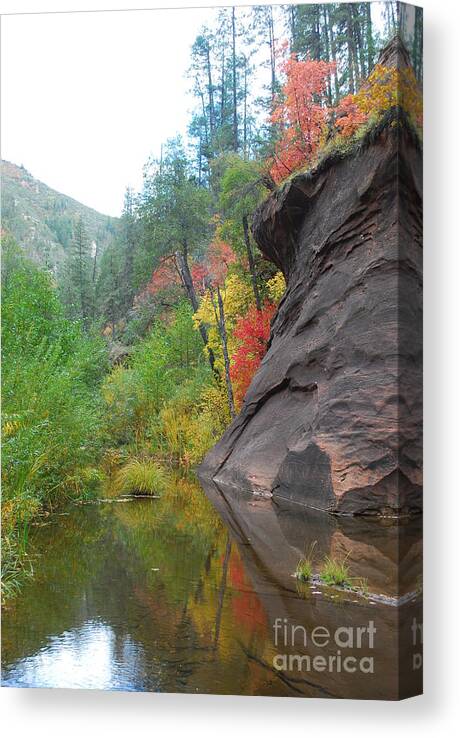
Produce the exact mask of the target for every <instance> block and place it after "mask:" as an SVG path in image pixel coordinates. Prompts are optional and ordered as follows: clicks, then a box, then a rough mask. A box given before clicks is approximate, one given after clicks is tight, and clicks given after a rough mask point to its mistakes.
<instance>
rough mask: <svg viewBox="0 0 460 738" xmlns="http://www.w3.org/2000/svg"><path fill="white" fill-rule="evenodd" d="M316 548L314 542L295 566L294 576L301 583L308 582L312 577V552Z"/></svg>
mask: <svg viewBox="0 0 460 738" xmlns="http://www.w3.org/2000/svg"><path fill="white" fill-rule="evenodd" d="M315 547H316V541H314V542H313V543H312V544H311V546H310V549H309V550H308V551H307V552H306V553H305V556H303V557H302V558H301V559H300V561H299V562H298V564H297V567H296V570H295V576H296V578H297V579H300V581H302V582H309V581H310V579H311V578H312V576H313V561H314V557H313V555H314V550H315Z"/></svg>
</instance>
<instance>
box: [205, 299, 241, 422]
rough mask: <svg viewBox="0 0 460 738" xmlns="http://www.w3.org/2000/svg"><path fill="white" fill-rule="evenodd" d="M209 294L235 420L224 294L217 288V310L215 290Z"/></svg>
mask: <svg viewBox="0 0 460 738" xmlns="http://www.w3.org/2000/svg"><path fill="white" fill-rule="evenodd" d="M209 292H210V295H211V301H212V304H213V307H214V313H215V316H216V323H217V328H218V330H219V335H220V341H221V344H222V353H223V355H224V368H225V385H226V387H227V400H228V407H229V410H230V415H231V418H232V420H233V419H234V418H236V412H235V401H234V399H233V387H232V380H231V378H230V357H229V355H228V340H227V328H226V325H225V312H224V302H223V300H222V294H221V291H220V287H219V286H217V289H216V292H217V308H216V303H215V300H214V288H213V287H210V288H209Z"/></svg>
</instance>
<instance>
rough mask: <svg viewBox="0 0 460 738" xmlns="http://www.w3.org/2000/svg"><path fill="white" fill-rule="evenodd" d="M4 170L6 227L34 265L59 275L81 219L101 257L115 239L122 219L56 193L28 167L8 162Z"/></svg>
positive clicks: (3, 197)
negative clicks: (59, 268) (75, 228)
mask: <svg viewBox="0 0 460 738" xmlns="http://www.w3.org/2000/svg"><path fill="white" fill-rule="evenodd" d="M1 167H2V180H1V183H2V186H1V190H2V226H3V227H4V228H6V229H7V230H8V231H10V233H11V234H12V235H13V236H14V238H15V240H16V241H17V242H18V244H19V245H20V246H21V247H22V248H23V249H24V251H25V252H26V254H27V255H28V256H29V258H31V259H33V261H35V262H37V263H38V264H41V265H42V266H45V267H47V268H48V269H52V270H53V271H54V272H56V271H57V269H58V266H59V264H60V263H61V262H62V261H63V259H64V257H65V252H66V250H67V249H68V247H69V245H70V242H71V240H72V232H73V225H74V223H75V222H76V221H77V220H78V218H79V217H80V215H81V216H82V217H83V220H84V223H85V227H86V231H87V233H88V236H89V238H90V240H91V241H92V243H93V252H94V251H95V250H96V249H97V254H98V257H99V256H100V255H101V254H102V253H103V251H104V250H105V248H106V247H107V246H108V244H109V243H110V242H111V241H112V240H113V238H114V237H115V234H116V230H117V223H118V218H112V217H110V216H108V215H102V214H101V213H98V212H97V211H96V210H93V209H92V208H88V207H86V206H85V205H82V204H81V203H80V202H77V200H74V199H73V198H71V197H67V195H63V194H61V193H60V192H56V190H52V189H51V188H50V187H48V186H47V185H45V184H43V182H40V181H39V180H38V179H35V178H34V177H32V175H31V174H30V173H29V172H28V171H27V170H26V169H24V167H19V166H17V165H16V164H12V163H11V162H9V161H4V160H2V162H1Z"/></svg>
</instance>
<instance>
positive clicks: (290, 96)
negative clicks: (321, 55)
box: [270, 54, 334, 182]
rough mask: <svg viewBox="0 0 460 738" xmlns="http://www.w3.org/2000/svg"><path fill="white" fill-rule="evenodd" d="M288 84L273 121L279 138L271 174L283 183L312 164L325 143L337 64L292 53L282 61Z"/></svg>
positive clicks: (285, 83)
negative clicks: (329, 90)
mask: <svg viewBox="0 0 460 738" xmlns="http://www.w3.org/2000/svg"><path fill="white" fill-rule="evenodd" d="M281 69H282V72H283V74H284V76H285V81H284V84H283V87H282V94H281V96H280V98H279V101H278V104H277V106H276V108H275V109H274V111H273V114H272V120H273V122H274V123H275V124H276V125H277V126H278V128H279V131H280V137H279V140H278V141H277V143H276V145H275V151H274V155H273V159H272V162H271V169H270V173H271V175H272V177H273V179H274V180H275V181H276V182H280V181H281V180H282V179H285V178H286V177H287V176H289V175H290V174H292V172H294V171H295V170H296V169H298V168H299V167H301V166H305V165H306V164H307V163H308V162H310V161H312V159H313V158H314V156H315V154H316V153H317V151H318V149H319V147H320V145H321V143H322V142H323V141H324V138H325V134H326V125H327V108H326V92H327V84H328V80H329V79H330V75H331V73H332V72H333V71H334V64H332V63H330V62H324V61H317V60H313V59H310V58H307V59H305V60H304V61H301V60H299V59H298V58H297V57H296V56H295V54H290V55H289V57H288V58H287V59H285V60H284V61H283V62H282V65H281Z"/></svg>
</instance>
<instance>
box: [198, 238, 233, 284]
mask: <svg viewBox="0 0 460 738" xmlns="http://www.w3.org/2000/svg"><path fill="white" fill-rule="evenodd" d="M235 261H236V256H235V254H234V252H233V250H232V247H231V246H229V244H228V243H226V241H222V240H221V239H219V238H215V239H214V240H213V241H212V243H211V244H210V245H209V246H208V250H207V252H206V259H205V261H204V262H197V263H195V264H194V265H193V266H192V279H193V283H194V285H195V289H196V290H197V292H200V293H201V294H203V293H204V292H205V291H206V289H207V288H208V287H209V286H210V285H211V286H213V287H217V286H220V285H222V284H223V283H224V281H225V277H226V276H227V271H228V268H229V266H230V264H234V263H235Z"/></svg>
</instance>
